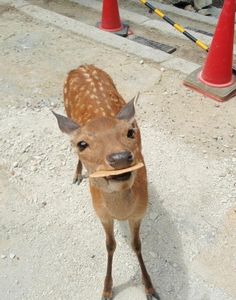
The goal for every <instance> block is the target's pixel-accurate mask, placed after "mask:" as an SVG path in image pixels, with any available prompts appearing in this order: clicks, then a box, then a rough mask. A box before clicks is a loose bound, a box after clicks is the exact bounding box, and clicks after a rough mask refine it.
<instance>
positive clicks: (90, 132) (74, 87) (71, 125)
mask: <svg viewBox="0 0 236 300" xmlns="http://www.w3.org/2000/svg"><path fill="white" fill-rule="evenodd" d="M136 98H137V97H135V98H134V99H132V100H131V101H130V102H128V103H127V104H126V103H125V101H124V100H123V98H122V97H121V95H120V94H119V93H118V91H117V89H116V87H115V84H114V83H113V81H112V79H111V77H110V76H109V75H108V74H107V73H105V72H104V71H102V70H101V69H98V68H96V67H95V66H93V65H83V66H80V67H79V68H77V69H76V70H72V71H70V72H69V74H68V77H67V80H66V81H65V85H64V105H65V110H66V113H67V116H68V117H64V116H61V115H58V114H56V113H54V114H55V116H56V118H57V121H58V125H59V128H60V129H61V131H62V132H64V133H66V134H68V135H69V136H70V139H71V143H72V146H73V147H74V148H75V150H76V152H77V153H78V157H79V160H78V164H77V168H76V172H75V176H74V182H78V183H80V182H81V180H82V166H84V167H85V168H86V170H87V172H88V174H92V173H94V172H97V171H101V170H105V171H109V170H120V169H126V168H129V167H131V166H133V165H135V164H137V163H138V162H143V164H144V160H143V156H142V153H141V137H140V131H139V128H138V126H137V123H136V121H135V107H134V105H135V101H136ZM89 185H90V192H91V195H92V201H93V206H94V209H95V211H96V214H97V216H98V217H99V219H100V221H101V223H102V226H103V228H104V230H105V235H106V248H107V271H106V277H105V281H104V289H103V294H102V299H103V300H111V299H112V285H113V282H112V259H113V254H114V251H115V248H116V241H115V237H114V230H113V228H114V220H127V221H128V223H129V227H130V231H131V239H132V241H131V245H132V248H133V250H134V251H135V253H136V255H137V258H138V261H139V264H140V268H141V272H142V278H143V283H144V286H145V291H146V297H147V299H148V300H151V299H154V298H155V299H160V298H159V295H158V293H157V292H156V291H155V289H154V288H153V285H152V282H151V279H150V276H149V274H148V272H147V270H146V267H145V264H144V261H143V257H142V253H141V241H140V237H139V231H140V225H141V221H142V219H143V217H144V215H145V212H146V209H147V204H148V193H147V175H146V168H145V165H144V166H143V167H142V168H140V169H138V170H135V171H129V172H125V173H122V174H119V175H111V176H105V177H99V178H92V177H90V178H89Z"/></svg>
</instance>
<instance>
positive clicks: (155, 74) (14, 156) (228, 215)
mask: <svg viewBox="0 0 236 300" xmlns="http://www.w3.org/2000/svg"><path fill="white" fill-rule="evenodd" d="M0 13H1V15H0V38H1V40H0V46H1V53H0V70H1V74H0V76H1V77H0V99H1V101H0V270H1V272H0V285H1V288H0V299H2V300H6V299H7V300H15V299H24V300H26V299H50V300H51V299H57V300H58V299H88V300H95V299H100V295H101V290H102V282H103V278H104V274H105V264H106V258H105V256H106V251H105V244H104V236H103V231H102V228H101V226H100V224H99V221H98V220H97V218H96V216H95V214H94V212H93V208H92V205H91V200H90V195H89V192H88V184H87V182H86V181H84V182H83V183H82V184H81V185H80V186H79V187H78V186H76V185H72V176H73V172H74V167H75V162H76V159H75V156H74V154H73V152H72V151H71V149H70V146H69V142H68V140H67V138H66V137H64V136H63V135H62V134H61V133H60V132H59V130H58V127H57V124H56V122H55V119H54V117H53V116H52V114H51V112H50V110H51V109H52V108H53V109H54V110H56V111H58V112H63V105H62V86H63V81H64V78H65V76H66V73H67V72H68V71H69V70H70V69H72V68H75V67H76V66H78V65H80V64H83V63H94V64H96V65H97V66H98V67H101V68H103V69H104V70H106V71H107V72H108V73H109V74H110V75H111V76H112V78H113V79H114V81H115V83H116V84H117V87H118V89H119V90H120V92H121V93H122V95H123V96H124V97H125V99H127V100H129V99H130V98H131V97H133V96H134V95H135V94H136V93H137V92H138V91H140V92H141V98H140V101H139V105H138V108H137V119H138V122H139V124H140V127H141V130H142V140H143V153H144V157H145V160H146V163H147V168H148V173H149V193H150V206H149V211H148V214H147V217H146V218H145V220H144V223H143V227H142V241H143V254H144V257H145V261H146V264H147V267H148V269H149V270H150V274H151V277H152V280H153V283H154V285H155V287H156V288H157V290H158V291H159V292H160V295H161V299H162V300H172V299H173V300H174V299H181V300H187V299H189V300H190V299H191V300H200V299H201V300H213V299H214V300H218V299H219V300H233V299H236V288H235V280H236V277H235V274H236V272H235V271H236V269H235V266H236V257H235V253H236V204H235V202H236V201H235V200H236V171H235V170H236V169H235V166H236V133H235V129H236V119H235V114H236V101H235V98H234V99H231V100H230V101H228V102H227V103H223V104H219V103H217V102H214V101H212V100H209V99H206V98H204V97H203V96H200V95H198V94H195V93H194V92H192V91H189V90H187V89H186V88H185V87H183V85H182V80H183V78H184V75H182V74H180V73H176V72H173V71H168V70H163V69H162V70H161V68H160V66H159V65H157V64H153V63H151V62H146V61H144V63H143V64H141V63H140V60H141V59H140V58H138V57H133V56H131V55H127V54H126V53H123V52H120V51H118V50H114V49H112V48H109V47H105V46H103V45H101V44H98V43H94V42H91V41H88V40H86V39H84V38H81V37H80V36H77V35H74V34H71V33H70V32H66V31H63V30H60V29H58V28H55V27H53V26H51V25H48V24H42V23H40V22H37V21H35V20H32V19H30V18H29V17H26V16H24V15H21V14H20V13H18V12H16V11H14V10H13V9H10V10H9V8H8V7H6V6H0ZM116 238H117V245H118V247H117V250H116V253H115V259H114V276H113V278H114V296H115V297H114V299H117V300H119V299H123V300H124V299H125V300H131V299H132V300H134V299H135V300H139V299H140V300H141V299H145V295H144V292H143V287H142V285H141V279H140V271H139V268H138V264H137V261H136V258H135V256H134V254H133V253H132V251H131V249H130V246H129V234H128V231H127V227H126V224H125V223H117V226H116Z"/></svg>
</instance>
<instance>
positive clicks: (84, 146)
mask: <svg viewBox="0 0 236 300" xmlns="http://www.w3.org/2000/svg"><path fill="white" fill-rule="evenodd" d="M77 146H78V148H79V151H83V150H84V149H86V148H87V147H88V144H87V143H86V142H85V141H81V142H78V144H77Z"/></svg>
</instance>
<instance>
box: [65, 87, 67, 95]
mask: <svg viewBox="0 0 236 300" xmlns="http://www.w3.org/2000/svg"><path fill="white" fill-rule="evenodd" d="M66 93H67V87H66V86H65V87H64V94H66Z"/></svg>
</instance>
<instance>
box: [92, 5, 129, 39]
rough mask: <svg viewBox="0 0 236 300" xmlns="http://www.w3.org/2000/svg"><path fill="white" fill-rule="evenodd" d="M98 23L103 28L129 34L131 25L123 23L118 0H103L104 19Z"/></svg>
mask: <svg viewBox="0 0 236 300" xmlns="http://www.w3.org/2000/svg"><path fill="white" fill-rule="evenodd" d="M97 25H98V27H99V28H100V29H102V30H105V31H109V32H113V33H116V34H118V35H121V36H124V37H126V36H128V31H129V26H128V25H127V24H122V23H121V20H120V14H119V8H118V3H117V0H103V6H102V20H101V22H99V23H98V24H97Z"/></svg>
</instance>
